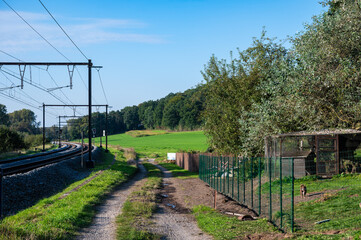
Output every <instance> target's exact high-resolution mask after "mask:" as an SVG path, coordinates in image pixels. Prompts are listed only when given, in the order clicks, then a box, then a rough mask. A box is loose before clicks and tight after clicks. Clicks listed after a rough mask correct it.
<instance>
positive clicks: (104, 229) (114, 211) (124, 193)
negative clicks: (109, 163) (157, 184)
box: [76, 164, 146, 240]
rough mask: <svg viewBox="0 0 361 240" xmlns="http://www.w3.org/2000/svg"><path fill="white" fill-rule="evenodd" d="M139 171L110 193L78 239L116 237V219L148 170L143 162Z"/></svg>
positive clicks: (104, 239) (97, 239) (98, 239)
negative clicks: (90, 223)
mask: <svg viewBox="0 0 361 240" xmlns="http://www.w3.org/2000/svg"><path fill="white" fill-rule="evenodd" d="M138 167H139V170H140V171H139V172H138V173H137V174H136V175H135V177H133V178H132V179H131V180H129V181H127V182H125V183H124V184H121V185H120V186H119V187H118V188H117V189H116V190H115V191H114V192H113V193H111V194H110V195H109V197H108V198H107V200H106V201H105V203H104V204H102V205H101V206H99V207H98V208H97V210H96V211H97V214H96V216H95V217H94V219H93V223H92V225H91V226H89V227H88V228H84V229H82V230H81V231H80V232H79V236H77V237H76V239H77V240H81V239H84V240H85V239H86V240H89V239H96V240H107V239H115V238H116V225H115V219H116V217H117V216H118V215H119V214H121V210H122V207H123V204H124V202H125V201H126V199H127V197H128V195H129V194H130V193H132V192H133V191H134V190H135V189H136V188H137V187H139V186H140V185H141V184H142V183H141V180H142V179H143V178H144V177H145V174H146V170H145V168H144V166H143V165H142V164H139V165H138Z"/></svg>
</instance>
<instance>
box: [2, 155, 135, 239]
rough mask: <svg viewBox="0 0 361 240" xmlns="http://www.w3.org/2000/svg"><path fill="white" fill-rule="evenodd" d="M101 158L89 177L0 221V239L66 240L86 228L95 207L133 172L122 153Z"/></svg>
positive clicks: (132, 167) (133, 168)
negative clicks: (93, 177)
mask: <svg viewBox="0 0 361 240" xmlns="http://www.w3.org/2000/svg"><path fill="white" fill-rule="evenodd" d="M115 153H116V154H117V159H116V161H115V163H114V164H113V165H112V166H111V168H109V169H107V168H108V166H109V165H110V163H111V162H112V161H113V159H114V154H115ZM102 159H103V161H102V162H101V163H98V164H97V166H96V168H95V169H94V171H93V172H92V174H91V175H90V176H89V177H88V178H85V179H83V180H81V181H78V182H75V183H73V184H71V185H70V186H69V187H68V188H67V189H65V190H64V191H63V192H60V193H58V194H56V195H54V196H52V197H50V198H45V199H43V200H41V201H39V202H38V203H37V204H36V205H34V206H33V207H30V208H28V209H25V210H23V211H21V212H19V213H18V214H16V215H13V216H9V217H6V218H4V219H3V220H2V221H1V222H0V239H69V238H70V237H71V236H73V235H74V234H75V233H76V231H77V230H78V229H79V228H81V227H85V226H88V225H89V224H90V223H91V221H92V218H93V216H94V215H95V210H94V206H95V205H97V204H99V203H101V202H102V201H103V200H104V198H105V196H106V194H107V193H109V192H111V190H112V189H113V188H114V187H115V186H116V185H118V184H120V183H122V182H124V181H125V180H126V179H127V178H128V177H129V176H130V175H132V174H134V173H135V171H136V168H135V167H134V166H130V165H128V164H127V162H126V160H125V159H124V157H123V155H122V154H121V152H115V151H114V150H111V152H110V153H104V152H103V158H102ZM103 169H107V170H104V171H103V173H102V174H100V175H99V176H98V177H96V178H95V179H94V180H92V181H91V182H90V183H88V184H86V185H84V186H82V187H81V188H79V189H78V190H77V191H74V192H72V193H71V194H70V195H68V196H67V197H65V198H62V199H60V196H62V195H63V194H64V193H66V192H69V191H70V190H72V189H74V188H75V187H76V186H78V185H80V184H81V183H83V182H84V181H86V180H87V179H89V178H90V177H92V176H93V175H94V174H96V173H97V172H98V171H99V170H103Z"/></svg>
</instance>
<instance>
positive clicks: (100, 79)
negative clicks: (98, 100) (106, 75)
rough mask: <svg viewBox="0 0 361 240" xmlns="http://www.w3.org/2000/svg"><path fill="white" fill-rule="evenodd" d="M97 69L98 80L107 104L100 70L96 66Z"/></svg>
mask: <svg viewBox="0 0 361 240" xmlns="http://www.w3.org/2000/svg"><path fill="white" fill-rule="evenodd" d="M97 71H98V76H99V81H100V84H101V86H102V89H103V94H104V97H105V101H106V102H107V104H108V98H107V95H106V94H105V91H104V86H103V81H102V78H101V77H100V72H99V69H98V68H97Z"/></svg>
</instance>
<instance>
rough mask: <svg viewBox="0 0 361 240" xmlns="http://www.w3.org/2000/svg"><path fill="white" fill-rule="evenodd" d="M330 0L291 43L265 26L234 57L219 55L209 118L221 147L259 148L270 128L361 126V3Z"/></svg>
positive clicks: (213, 67)
mask: <svg viewBox="0 0 361 240" xmlns="http://www.w3.org/2000/svg"><path fill="white" fill-rule="evenodd" d="M324 4H325V5H327V6H329V11H328V12H325V13H322V14H320V15H319V16H316V17H314V18H313V22H312V23H311V24H306V25H305V30H304V31H302V32H300V33H298V34H297V35H296V36H295V37H294V38H292V39H291V43H292V46H291V48H290V49H289V50H287V49H285V48H284V47H283V46H282V45H280V44H277V43H275V42H274V40H272V39H269V38H266V36H265V32H263V33H262V35H261V37H260V39H255V40H254V42H253V45H252V46H251V47H250V48H248V49H246V50H245V51H242V52H239V56H238V57H237V58H232V57H231V60H230V61H229V62H227V61H226V60H218V59H217V58H216V57H214V56H212V57H211V59H210V61H209V63H208V65H207V66H206V67H205V70H204V72H203V75H204V79H205V80H206V97H207V101H206V111H205V113H204V117H205V132H206V134H207V135H208V136H209V137H210V139H211V145H212V147H213V148H215V149H216V150H217V151H219V152H222V153H235V154H239V153H241V154H244V155H256V154H260V153H262V152H263V145H264V137H265V136H267V135H273V134H277V133H284V132H293V131H301V130H320V129H325V128H355V129H359V128H361V101H360V94H359V92H360V90H361V75H360V69H361V60H360V59H361V35H360V32H361V11H360V9H361V8H360V3H359V1H355V0H334V1H326V2H324Z"/></svg>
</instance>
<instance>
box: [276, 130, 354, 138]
mask: <svg viewBox="0 0 361 240" xmlns="http://www.w3.org/2000/svg"><path fill="white" fill-rule="evenodd" d="M344 134H361V131H359V130H356V129H332V130H331V129H324V130H320V131H301V132H290V133H282V134H277V135H273V136H272V137H296V136H316V135H344Z"/></svg>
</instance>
